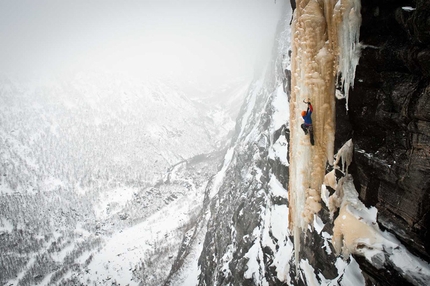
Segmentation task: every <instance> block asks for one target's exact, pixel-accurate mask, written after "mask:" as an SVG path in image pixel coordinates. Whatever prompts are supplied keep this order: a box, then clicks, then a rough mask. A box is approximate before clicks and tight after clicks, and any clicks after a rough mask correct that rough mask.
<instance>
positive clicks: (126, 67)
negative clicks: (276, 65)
mask: <svg viewBox="0 0 430 286" xmlns="http://www.w3.org/2000/svg"><path fill="white" fill-rule="evenodd" d="M283 4H284V1H282V0H277V1H274V0H226V1H223V0H198V1H197V0H194V1H192V0H176V1H170V0H153V1H148V0H144V1H142V0H141V1H119V0H117V1H110V0H104V1H101V0H98V1H95V0H94V1H91V0H86V1H83V0H68V1H65V0H63V1H62V0H49V1H47V0H25V1H24V0H0V41H1V44H0V71H2V72H13V73H16V74H18V75H20V74H23V75H25V76H29V75H35V74H36V75H46V74H58V73H63V72H65V71H74V72H75V71H80V70H111V71H116V70H119V71H127V72H129V73H136V74H137V75H142V74H145V73H150V74H154V75H160V74H166V73H170V74H188V73H192V74H199V75H204V76H213V77H219V76H228V77H234V76H238V75H241V74H243V75H248V74H252V72H253V71H252V69H253V67H254V64H255V61H256V60H257V59H258V58H262V57H263V56H264V55H268V54H270V51H271V47H272V45H273V39H274V33H275V29H276V25H277V23H278V20H279V19H280V16H281V14H283V13H285V11H284V10H285V8H286V6H284V5H283ZM265 60H266V59H265Z"/></svg>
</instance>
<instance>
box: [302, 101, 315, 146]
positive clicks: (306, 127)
mask: <svg viewBox="0 0 430 286" xmlns="http://www.w3.org/2000/svg"><path fill="white" fill-rule="evenodd" d="M303 102H304V103H306V104H307V105H308V109H307V110H306V111H304V110H303V111H302V117H303V120H304V121H305V123H303V124H302V125H301V127H302V129H303V131H304V132H305V135H307V134H308V132H309V133H310V134H309V135H310V139H311V144H312V145H314V134H313V130H312V117H311V116H312V112H313V111H314V109H313V107H312V104H311V102H310V100H309V99H308V101H304V100H303Z"/></svg>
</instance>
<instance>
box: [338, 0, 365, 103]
mask: <svg viewBox="0 0 430 286" xmlns="http://www.w3.org/2000/svg"><path fill="white" fill-rule="evenodd" d="M341 3H342V4H341V5H336V8H335V11H336V10H337V11H336V12H335V13H342V10H343V11H346V13H343V14H341V15H342V21H341V22H340V23H341V24H340V27H339V36H338V37H339V68H338V70H339V73H340V77H341V83H342V89H343V90H344V94H345V95H344V96H345V98H346V109H347V110H348V98H349V89H350V88H354V79H355V70H356V67H357V65H358V61H359V58H360V54H361V50H360V45H359V40H360V26H361V14H360V10H361V2H360V0H349V1H341ZM347 11H349V12H347Z"/></svg>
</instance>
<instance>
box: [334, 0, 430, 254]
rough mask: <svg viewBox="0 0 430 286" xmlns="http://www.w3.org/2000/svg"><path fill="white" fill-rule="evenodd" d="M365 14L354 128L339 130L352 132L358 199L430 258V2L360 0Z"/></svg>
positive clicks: (352, 113) (354, 96)
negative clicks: (374, 210)
mask: <svg viewBox="0 0 430 286" xmlns="http://www.w3.org/2000/svg"><path fill="white" fill-rule="evenodd" d="M415 8H416V9H415ZM362 18H363V22H362V27H361V38H360V42H361V43H362V44H363V50H362V55H361V58H360V62H359V65H358V67H357V72H356V79H355V88H354V90H353V91H352V92H351V94H350V100H349V113H348V117H349V120H350V124H351V126H350V127H349V128H346V129H345V126H344V125H343V124H342V122H338V129H339V135H342V134H343V135H344V136H345V135H347V134H348V133H352V134H353V135H352V138H353V141H354V144H355V150H354V160H355V167H356V168H355V174H354V178H355V181H356V185H357V190H359V192H360V197H361V198H362V199H363V201H364V202H365V203H366V204H368V205H376V206H377V208H378V210H379V222H380V224H381V226H382V227H385V228H388V229H391V231H393V232H395V233H396V235H397V237H398V238H399V239H400V240H401V241H402V242H403V243H404V244H405V245H408V246H410V250H411V251H412V252H414V253H415V254H418V255H419V256H421V257H423V258H424V259H426V260H427V261H430V256H429V254H430V245H429V241H430V203H429V202H430V6H429V5H428V1H426V0H417V1H407V0H392V1H388V0H379V1H376V0H363V1H362ZM339 104H340V103H339ZM339 116H343V115H339ZM346 139H348V137H347V136H345V137H344V138H343V139H340V137H339V138H338V141H339V142H341V141H344V140H346Z"/></svg>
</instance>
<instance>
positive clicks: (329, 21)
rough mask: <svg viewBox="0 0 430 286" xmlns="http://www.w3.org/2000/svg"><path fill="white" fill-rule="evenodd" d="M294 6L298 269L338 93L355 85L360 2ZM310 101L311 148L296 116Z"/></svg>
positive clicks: (293, 188) (293, 202)
mask: <svg viewBox="0 0 430 286" xmlns="http://www.w3.org/2000/svg"><path fill="white" fill-rule="evenodd" d="M296 2H297V3H296V4H297V5H296V10H295V12H294V18H293V22H292V27H291V29H292V33H291V34H292V44H291V49H292V59H291V61H292V62H291V77H292V78H291V83H292V84H291V85H292V90H291V100H290V132H291V133H290V134H291V137H290V140H291V142H290V154H291V158H290V161H291V162H290V177H289V203H290V207H289V208H290V212H289V213H290V217H289V228H290V230H291V231H293V233H294V244H295V253H296V264H298V262H299V257H298V255H299V251H300V234H301V233H302V232H303V231H305V230H306V229H307V226H308V224H309V223H310V222H311V221H313V217H314V214H316V213H317V212H319V210H320V209H321V204H320V201H321V185H322V184H323V181H324V176H325V170H326V163H327V162H328V163H329V164H330V165H333V158H334V138H335V124H336V122H335V100H336V97H335V94H336V89H338V90H339V91H340V93H341V94H343V96H344V97H345V98H347V97H348V91H349V88H350V87H352V86H353V83H354V75H355V67H356V65H357V63H358V58H359V46H358V40H359V33H360V25H361V15H360V8H361V2H360V0H338V1H337V0H297V1H296ZM338 83H339V84H338ZM339 91H338V93H339ZM308 98H309V99H310V101H311V102H312V105H313V107H314V112H313V114H312V120H313V128H314V136H315V145H314V146H312V145H311V144H310V142H309V138H308V135H307V136H306V135H304V133H303V132H302V130H301V128H300V124H301V123H302V118H301V116H300V112H301V111H302V110H305V109H306V105H305V104H304V103H303V100H307V99H308Z"/></svg>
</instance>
